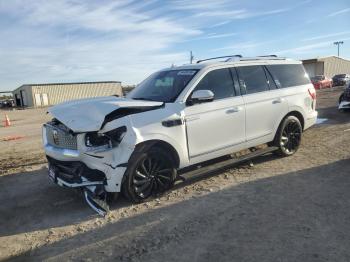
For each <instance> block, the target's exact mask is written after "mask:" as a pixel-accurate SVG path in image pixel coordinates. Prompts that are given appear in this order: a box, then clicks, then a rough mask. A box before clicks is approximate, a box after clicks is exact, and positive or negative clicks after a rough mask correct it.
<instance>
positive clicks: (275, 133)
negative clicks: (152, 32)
mask: <svg viewBox="0 0 350 262" xmlns="http://www.w3.org/2000/svg"><path fill="white" fill-rule="evenodd" d="M315 104H316V93H315V89H314V87H313V85H312V84H311V82H310V80H309V78H308V76H307V74H306V73H305V70H304V68H303V66H302V64H301V62H299V61H293V60H289V59H285V58H280V57H276V56H263V57H255V58H245V57H242V56H240V55H237V56H227V57H218V58H210V59H206V60H201V61H198V62H197V63H196V64H189V65H183V66H178V67H171V68H168V69H164V70H161V71H159V72H156V73H154V74H152V75H151V76H150V77H148V78H147V79H146V80H144V81H143V82H141V83H140V84H139V85H138V86H137V87H136V88H135V89H134V90H133V91H132V92H130V93H129V94H128V95H127V97H126V98H119V97H114V96H111V97H101V98H93V99H82V100H76V101H71V102H66V103H63V104H60V105H57V106H54V107H52V108H50V109H49V113H50V114H51V115H52V116H53V117H54V118H53V119H52V121H50V122H48V123H46V124H45V125H44V127H43V140H44V147H45V152H46V155H47V159H48V162H49V177H50V178H51V179H52V180H53V181H54V182H55V183H57V184H58V185H61V186H65V187H74V188H81V189H82V191H83V192H84V195H85V199H86V201H87V202H88V204H89V205H90V206H91V207H92V208H93V209H94V210H96V211H97V212H98V213H100V214H101V215H104V214H105V213H106V211H107V210H108V205H107V203H108V200H109V199H110V198H111V197H112V196H113V195H116V193H117V192H123V194H124V195H125V196H126V197H127V198H128V199H130V200H131V201H133V202H140V201H142V200H144V199H146V198H148V197H149V196H151V195H154V194H158V193H161V192H163V191H165V190H167V189H169V188H170V187H171V186H172V185H173V184H174V182H175V181H176V180H177V179H178V178H179V177H181V175H179V174H181V172H183V170H191V168H192V167H193V170H195V169H198V168H199V167H203V166H205V163H208V160H214V159H219V158H223V157H226V159H227V158H229V156H231V157H232V154H233V153H234V152H238V151H242V150H243V149H250V152H251V153H253V152H254V155H255V156H256V155H258V154H257V153H256V151H257V150H256V147H257V146H260V145H263V144H266V145H268V147H262V148H265V151H264V149H263V151H261V152H262V153H266V152H267V151H266V148H267V149H272V150H270V152H271V151H274V152H275V153H278V154H280V155H282V156H289V155H292V154H294V153H295V152H296V151H297V149H298V147H299V145H300V141H301V135H302V132H303V131H304V130H306V129H307V128H309V127H310V126H312V125H313V124H315V122H316V118H317V112H316V111H315V106H316V105H315ZM245 151H247V150H245ZM248 151H249V150H248ZM211 162H212V161H211Z"/></svg>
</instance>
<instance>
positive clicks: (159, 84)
mask: <svg viewBox="0 0 350 262" xmlns="http://www.w3.org/2000/svg"><path fill="white" fill-rule="evenodd" d="M197 71H198V70H169V71H161V72H157V73H155V74H153V75H151V76H150V77H148V78H147V79H146V80H144V81H143V82H142V83H141V84H139V85H138V86H137V87H136V88H135V89H134V90H133V91H131V92H130V93H129V94H128V95H127V97H128V98H131V99H140V100H151V101H160V102H174V101H175V99H176V98H177V97H178V95H179V94H180V93H181V91H182V90H183V89H184V88H185V87H186V85H187V84H188V82H190V81H191V79H192V78H193V77H194V76H195V74H196V73H197Z"/></svg>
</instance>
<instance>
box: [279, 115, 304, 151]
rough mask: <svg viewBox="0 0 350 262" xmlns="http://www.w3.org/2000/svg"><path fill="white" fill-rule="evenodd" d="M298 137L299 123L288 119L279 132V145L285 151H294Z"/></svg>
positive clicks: (298, 141) (299, 134)
mask: <svg viewBox="0 0 350 262" xmlns="http://www.w3.org/2000/svg"><path fill="white" fill-rule="evenodd" d="M300 139H301V128H300V124H299V123H298V122H296V121H290V122H289V123H287V124H286V125H285V127H284V129H283V131H282V133H281V139H280V145H281V147H282V148H284V150H285V151H286V152H287V153H294V152H295V151H296V150H297V148H298V147H299V144H300Z"/></svg>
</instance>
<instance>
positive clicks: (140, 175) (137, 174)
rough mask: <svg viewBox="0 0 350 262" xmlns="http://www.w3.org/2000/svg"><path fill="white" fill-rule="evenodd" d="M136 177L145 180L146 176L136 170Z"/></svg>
mask: <svg viewBox="0 0 350 262" xmlns="http://www.w3.org/2000/svg"><path fill="white" fill-rule="evenodd" d="M135 175H136V176H138V177H141V178H147V176H146V175H144V174H142V173H141V172H140V171H138V170H136V173H135Z"/></svg>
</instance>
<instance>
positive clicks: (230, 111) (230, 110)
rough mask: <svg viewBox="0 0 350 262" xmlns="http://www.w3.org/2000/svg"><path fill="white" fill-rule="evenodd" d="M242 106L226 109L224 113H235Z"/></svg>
mask: <svg viewBox="0 0 350 262" xmlns="http://www.w3.org/2000/svg"><path fill="white" fill-rule="evenodd" d="M242 110H243V108H242V107H241V106H237V107H233V108H230V109H228V110H226V114H232V113H237V112H239V111H242Z"/></svg>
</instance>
